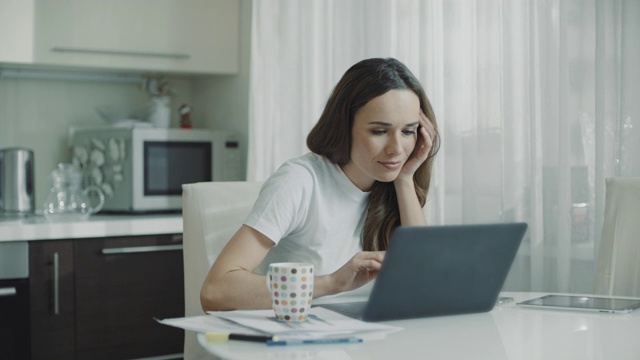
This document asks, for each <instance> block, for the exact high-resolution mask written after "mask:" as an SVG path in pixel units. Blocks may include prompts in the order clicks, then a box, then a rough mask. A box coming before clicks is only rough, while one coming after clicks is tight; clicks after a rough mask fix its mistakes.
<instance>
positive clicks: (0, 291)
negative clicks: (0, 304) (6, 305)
mask: <svg viewBox="0 0 640 360" xmlns="http://www.w3.org/2000/svg"><path fill="white" fill-rule="evenodd" d="M17 294H18V292H17V291H16V288H14V287H6V288H0V297H3V296H15V295H17Z"/></svg>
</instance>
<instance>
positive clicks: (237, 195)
mask: <svg viewBox="0 0 640 360" xmlns="http://www.w3.org/2000/svg"><path fill="white" fill-rule="evenodd" d="M261 186H262V182H206V183H196V184H185V185H183V186H182V215H183V233H184V234H183V235H184V236H183V259H184V304H185V316H196V315H202V314H203V311H202V306H201V305H200V288H201V287H202V283H203V281H204V278H205V277H206V275H207V273H208V272H209V269H210V268H211V265H213V262H214V261H215V260H216V258H217V257H218V255H219V254H220V251H222V248H223V247H224V246H225V244H226V243H227V241H229V239H231V236H233V234H234V233H235V232H236V231H237V230H238V229H239V228H240V226H241V225H242V222H243V221H244V219H245V218H246V216H247V215H248V214H249V211H251V208H252V207H253V204H254V202H255V200H256V198H257V197H258V193H259V192H260V187H261ZM184 356H185V357H184V358H185V359H200V358H206V352H205V351H204V349H202V348H201V347H200V346H199V345H198V344H197V341H196V339H195V334H194V333H193V332H191V331H186V332H185V346H184Z"/></svg>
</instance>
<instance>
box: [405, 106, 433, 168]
mask: <svg viewBox="0 0 640 360" xmlns="http://www.w3.org/2000/svg"><path fill="white" fill-rule="evenodd" d="M418 122H419V124H420V127H419V129H420V130H419V133H418V139H417V141H416V146H415V147H414V148H413V152H411V155H409V158H408V159H407V161H406V162H405V163H404V165H403V166H402V170H401V171H400V174H399V175H398V178H401V177H407V178H409V179H413V174H414V173H415V172H416V171H417V170H418V167H420V165H422V163H423V162H425V161H426V160H427V158H428V157H429V153H430V152H431V147H432V146H433V139H434V138H435V136H436V130H435V127H434V126H433V124H432V123H431V120H429V118H427V115H425V114H424V112H422V111H420V118H419V120H418Z"/></svg>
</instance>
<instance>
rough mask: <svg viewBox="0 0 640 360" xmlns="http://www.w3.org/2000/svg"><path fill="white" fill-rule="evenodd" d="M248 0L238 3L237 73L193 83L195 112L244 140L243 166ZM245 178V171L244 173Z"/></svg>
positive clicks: (244, 146) (244, 143)
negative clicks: (238, 59)
mask: <svg viewBox="0 0 640 360" xmlns="http://www.w3.org/2000/svg"><path fill="white" fill-rule="evenodd" d="M251 6H252V5H251V0H242V1H241V2H240V73H239V74H238V75H234V76H218V77H208V78H199V79H196V80H195V81H194V86H193V98H194V99H193V100H194V107H195V108H196V109H195V110H194V111H196V112H198V111H202V112H204V113H205V114H206V115H205V119H206V124H207V127H208V128H211V129H225V130H233V131H236V132H238V133H239V134H240V136H241V139H243V141H242V144H241V150H242V154H243V161H244V162H243V163H244V164H246V163H247V141H246V140H247V139H248V138H249V75H250V71H249V66H250V58H251ZM244 178H246V169H245V173H244Z"/></svg>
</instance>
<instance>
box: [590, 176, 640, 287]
mask: <svg viewBox="0 0 640 360" xmlns="http://www.w3.org/2000/svg"><path fill="white" fill-rule="evenodd" d="M606 187H607V188H606V202H605V210H604V224H603V227H602V238H601V242H600V252H599V253H598V257H597V264H596V276H595V293H597V294H605V295H617V296H636V297H637V296H640V178H607V179H606Z"/></svg>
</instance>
